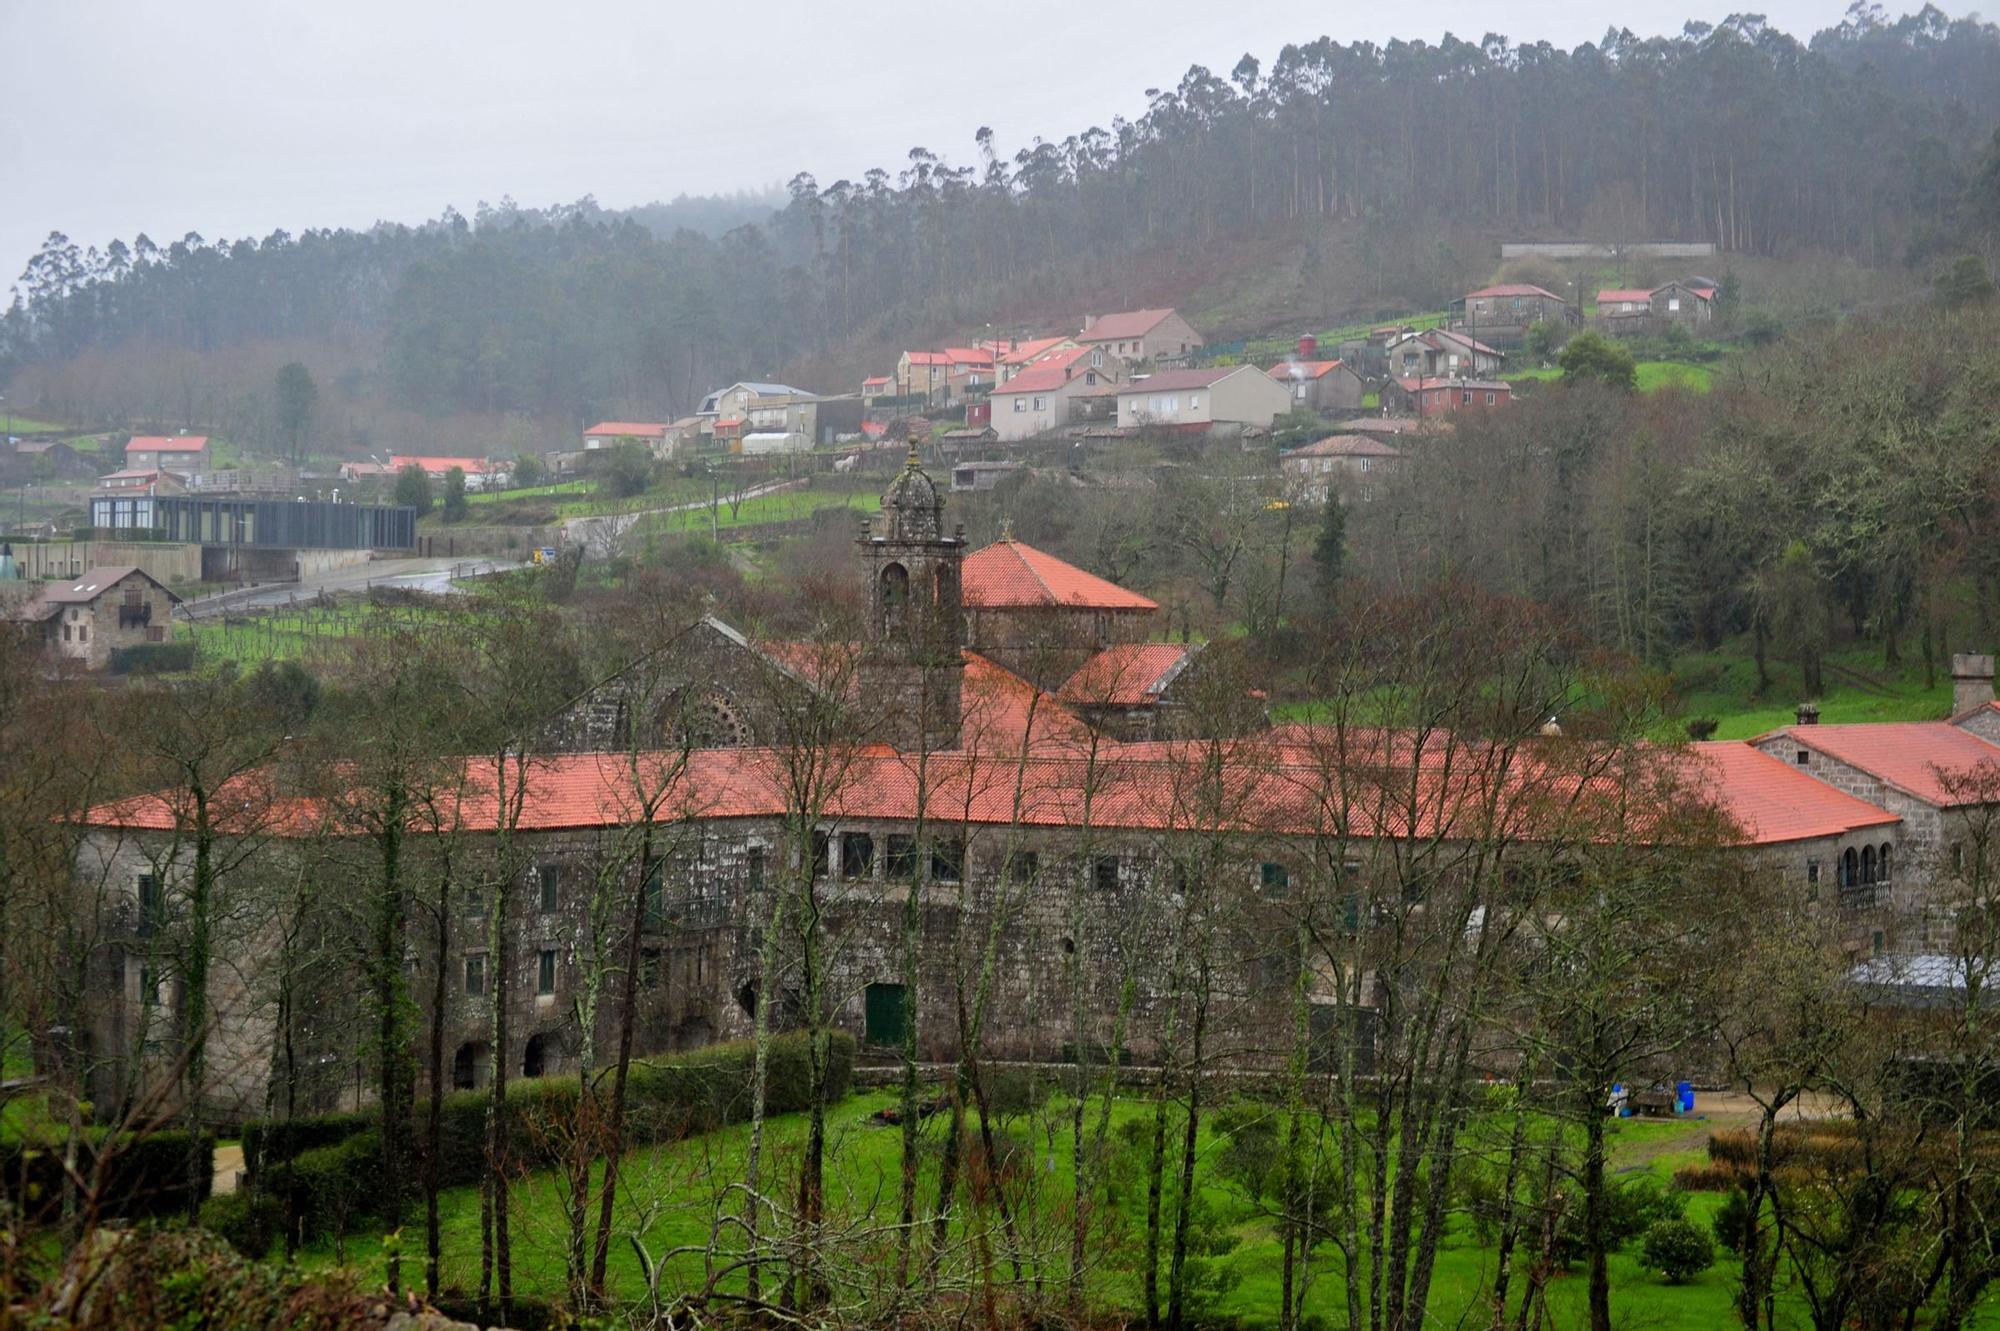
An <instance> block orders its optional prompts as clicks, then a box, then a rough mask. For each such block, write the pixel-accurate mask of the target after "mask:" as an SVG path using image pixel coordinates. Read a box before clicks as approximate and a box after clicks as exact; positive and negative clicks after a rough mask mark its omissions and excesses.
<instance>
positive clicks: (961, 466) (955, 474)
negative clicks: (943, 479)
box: [943, 430, 1021, 494]
mask: <svg viewBox="0 0 2000 1331" xmlns="http://www.w3.org/2000/svg"><path fill="white" fill-rule="evenodd" d="M960 433H961V432H960V431H956V430H947V431H945V433H944V440H943V442H945V443H948V444H950V443H974V442H989V441H990V442H997V440H991V434H992V432H991V431H989V430H978V431H971V430H968V431H964V432H962V433H965V434H977V435H980V436H983V438H981V439H978V440H970V439H958V438H954V437H953V436H954V435H957V434H960ZM1020 470H1021V464H1020V463H1018V462H957V463H953V464H952V468H951V490H952V493H953V494H970V493H972V492H974V491H977V490H991V489H993V488H994V487H995V486H997V485H999V484H1000V482H1002V481H1004V480H1006V479H1007V478H1008V477H1009V476H1012V475H1013V474H1014V473H1016V472H1018V471H1020Z"/></svg>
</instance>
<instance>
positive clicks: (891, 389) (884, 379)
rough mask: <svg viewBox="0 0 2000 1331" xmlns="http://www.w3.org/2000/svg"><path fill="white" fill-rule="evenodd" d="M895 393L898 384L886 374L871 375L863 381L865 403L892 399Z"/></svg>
mask: <svg viewBox="0 0 2000 1331" xmlns="http://www.w3.org/2000/svg"><path fill="white" fill-rule="evenodd" d="M895 392H896V382H895V380H893V379H891V378H890V377H889V376H888V375H886V374H871V375H869V376H868V377H867V378H866V379H863V380H862V381H861V400H862V402H864V403H873V402H875V401H876V400H877V399H880V398H885V397H892V396H894V394H895Z"/></svg>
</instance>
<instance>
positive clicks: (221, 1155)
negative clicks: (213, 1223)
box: [210, 1142, 243, 1197]
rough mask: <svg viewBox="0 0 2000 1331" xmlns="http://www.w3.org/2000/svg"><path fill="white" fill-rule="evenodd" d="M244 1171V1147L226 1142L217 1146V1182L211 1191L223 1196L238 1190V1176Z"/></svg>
mask: <svg viewBox="0 0 2000 1331" xmlns="http://www.w3.org/2000/svg"><path fill="white" fill-rule="evenodd" d="M242 1172H243V1148H242V1146H240V1145H239V1144H237V1143H236V1142H224V1143H223V1144H222V1145H220V1146H218V1147H216V1148H215V1184H214V1186H213V1187H212V1188H211V1189H210V1192H211V1193H212V1194H213V1195H215V1196H217V1197H223V1196H227V1195H228V1194H230V1193H232V1192H235V1191H236V1176H237V1175H238V1174H240V1173H242Z"/></svg>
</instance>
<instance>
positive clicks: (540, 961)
mask: <svg viewBox="0 0 2000 1331" xmlns="http://www.w3.org/2000/svg"><path fill="white" fill-rule="evenodd" d="M555 991H556V950H555V949H554V948H552V947H545V948H543V949H542V951H541V955H539V956H537V957H536V958H535V993H536V995H537V996H538V997H541V998H547V997H549V996H550V995H552V994H554V993H555Z"/></svg>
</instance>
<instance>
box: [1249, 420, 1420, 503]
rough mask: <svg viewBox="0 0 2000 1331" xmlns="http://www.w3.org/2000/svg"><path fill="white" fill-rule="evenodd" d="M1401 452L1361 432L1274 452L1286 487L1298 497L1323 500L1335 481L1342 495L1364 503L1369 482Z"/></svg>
mask: <svg viewBox="0 0 2000 1331" xmlns="http://www.w3.org/2000/svg"><path fill="white" fill-rule="evenodd" d="M1402 456H1403V455H1402V453H1401V451H1400V450H1398V449H1397V448H1396V446H1395V445H1393V444H1388V443H1384V442H1383V441H1382V440H1380V439H1374V438H1371V437H1369V436H1368V435H1365V434H1336V435H1330V436H1329V437H1327V438H1325V439H1319V440H1315V441H1314V442H1312V443H1310V444H1304V445H1302V446H1300V447H1298V448H1294V449H1290V450H1288V451H1287V452H1284V453H1280V454H1279V455H1278V469H1279V470H1280V471H1281V472H1283V473H1284V477H1285V481H1286V483H1287V488H1288V489H1289V490H1291V491H1292V492H1293V493H1295V494H1297V495H1298V496H1299V497H1300V498H1301V499H1310V500H1315V501H1317V500H1323V499H1325V498H1326V496H1327V493H1328V491H1329V490H1330V489H1331V488H1332V487H1334V486H1335V485H1338V486H1339V487H1340V490H1341V492H1342V495H1343V497H1344V498H1346V499H1348V500H1350V501H1353V502H1357V503H1363V504H1365V503H1367V502H1369V501H1370V500H1372V499H1373V498H1374V497H1375V489H1374V485H1373V482H1374V480H1375V478H1376V477H1377V476H1378V475H1379V474H1380V473H1381V472H1383V471H1385V470H1387V469H1388V468H1390V467H1393V466H1395V465H1396V463H1397V462H1398V461H1399V460H1401V458H1402Z"/></svg>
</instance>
